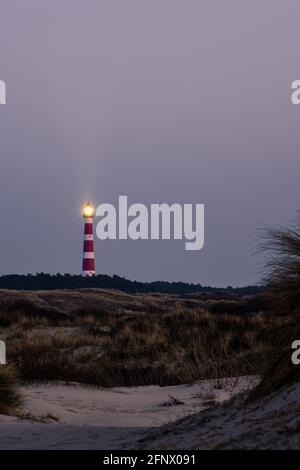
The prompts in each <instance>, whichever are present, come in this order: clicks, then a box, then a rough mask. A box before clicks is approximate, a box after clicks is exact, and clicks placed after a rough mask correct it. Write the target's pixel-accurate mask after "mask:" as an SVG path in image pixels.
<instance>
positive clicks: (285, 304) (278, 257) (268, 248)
mask: <svg viewBox="0 0 300 470" xmlns="http://www.w3.org/2000/svg"><path fill="white" fill-rule="evenodd" d="M259 249H260V250H262V251H264V252H266V253H267V254H268V258H267V263H266V273H265V283H266V293H265V297H266V300H267V303H268V304H269V305H270V307H271V308H272V310H273V311H276V312H282V313H285V314H294V313H299V312H300V214H299V215H298V218H297V220H296V221H295V223H293V224H292V225H290V226H288V227H284V228H275V229H273V228H270V229H266V230H264V232H263V241H262V243H261V245H260V247H259Z"/></svg>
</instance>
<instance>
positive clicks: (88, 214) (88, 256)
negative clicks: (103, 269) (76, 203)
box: [82, 202, 96, 276]
mask: <svg viewBox="0 0 300 470" xmlns="http://www.w3.org/2000/svg"><path fill="white" fill-rule="evenodd" d="M82 215H83V217H84V238H83V259H82V275H83V276H94V275H95V274H96V271H95V253H94V234H93V218H94V215H95V209H94V207H93V206H92V204H90V203H89V202H88V203H87V204H86V205H85V206H84V208H83V210H82Z"/></svg>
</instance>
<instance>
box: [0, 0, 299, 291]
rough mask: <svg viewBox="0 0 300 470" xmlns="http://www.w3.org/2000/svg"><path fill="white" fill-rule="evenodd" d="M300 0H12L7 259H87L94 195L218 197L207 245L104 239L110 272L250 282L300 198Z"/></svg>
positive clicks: (52, 265)
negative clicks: (196, 248)
mask: <svg viewBox="0 0 300 470" xmlns="http://www.w3.org/2000/svg"><path fill="white" fill-rule="evenodd" d="M299 17H300V4H299V2H297V1H285V2H282V1H277V0H276V1H275V0H265V1H264V2H262V1H261V0H252V1H251V2H250V1H241V0H227V1H226V2H224V1H222V0H219V1H213V0H207V1H201V0H106V1H103V0H51V1H50V0H26V2H22V1H20V0H19V1H17V0H1V3H0V79H2V80H5V81H6V84H7V104H6V105H5V106H1V107H0V146H1V147H0V165H1V166H0V196H1V197H0V214H1V221H2V223H1V229H0V260H1V265H0V266H1V268H0V272H1V273H11V272H17V273H27V272H36V271H45V272H72V273H78V272H80V268H81V248H82V219H81V216H80V208H81V204H82V203H83V202H84V201H85V200H86V199H91V200H92V201H93V202H94V203H96V204H97V203H100V202H112V203H116V201H117V198H118V195H119V194H126V195H128V197H129V202H131V203H134V202H141V203H143V202H144V203H146V204H148V203H149V204H150V203H155V202H168V203H172V202H180V203H184V202H194V203H196V202H198V203H205V205H206V242H205V248H204V249H203V250H202V251H200V252H186V251H184V246H183V245H184V244H183V242H181V241H176V242H168V241H163V242H160V241H138V242H133V241H105V242H101V241H99V240H96V244H95V245H96V263H97V271H98V272H100V273H108V274H113V273H116V274H119V275H123V276H126V277H129V278H131V279H138V280H157V279H166V280H183V281H196V282H201V283H203V284H211V285H229V284H232V285H242V284H248V283H252V282H256V281H257V280H258V278H259V275H258V273H257V267H258V263H259V259H258V258H253V257H251V251H252V250H253V248H254V247H255V244H256V229H257V227H258V226H259V224H260V223H265V224H281V223H283V222H285V221H287V220H289V219H291V218H293V216H294V215H295V213H296V211H297V209H298V208H299V204H298V202H299V170H300V159H299V150H300V106H299V107H297V106H293V105H292V104H291V101H290V94H291V91H290V85H291V82H292V81H293V80H295V79H300V62H299V50H300V49H299V44H300V25H299Z"/></svg>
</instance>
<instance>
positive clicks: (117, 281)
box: [0, 273, 262, 295]
mask: <svg viewBox="0 0 300 470" xmlns="http://www.w3.org/2000/svg"><path fill="white" fill-rule="evenodd" d="M92 287H94V288H95V287H98V288H102V289H119V290H122V291H125V292H129V293H135V292H144V293H146V292H161V293H168V294H192V293H201V292H207V293H210V292H211V293H212V292H214V293H216V292H219V291H223V292H224V291H226V292H228V293H229V292H232V293H234V294H237V295H251V294H258V293H260V292H261V291H262V287H259V286H246V287H236V288H233V287H231V286H229V287H227V288H224V289H223V288H222V289H219V288H217V287H208V286H202V285H201V284H189V283H185V282H166V281H155V282H137V281H130V280H129V279H125V278H123V277H119V276H116V275H114V276H107V275H104V274H99V275H97V276H92V277H84V276H81V275H72V274H54V275H53V274H45V273H37V274H35V275H33V274H27V275H18V274H10V275H6V276H0V289H16V290H53V289H86V288H92Z"/></svg>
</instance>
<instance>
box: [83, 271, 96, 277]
mask: <svg viewBox="0 0 300 470" xmlns="http://www.w3.org/2000/svg"><path fill="white" fill-rule="evenodd" d="M95 274H96V272H95V271H82V275H83V276H95Z"/></svg>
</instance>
